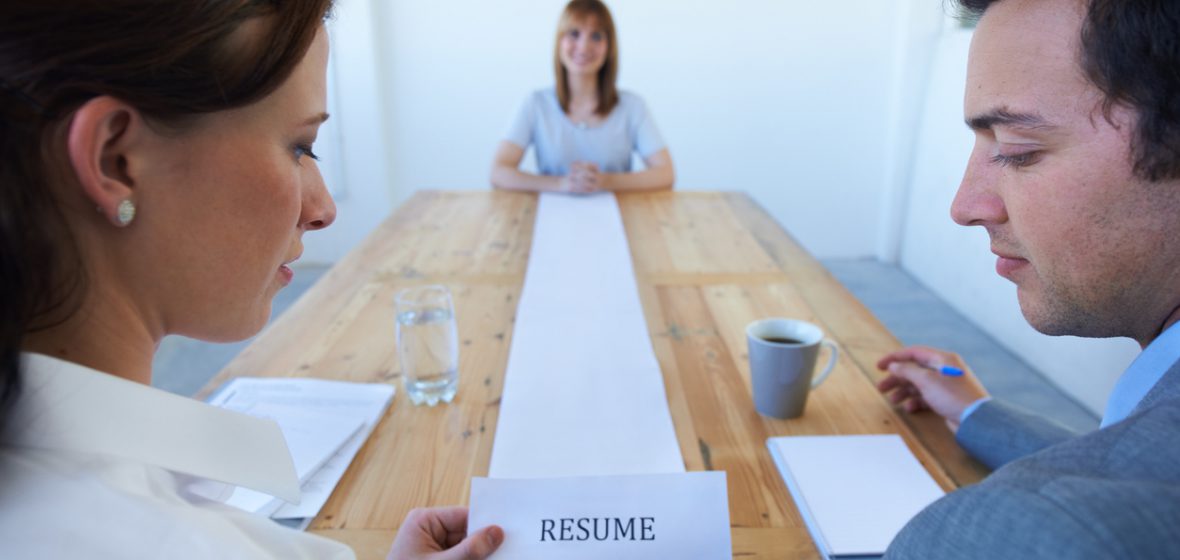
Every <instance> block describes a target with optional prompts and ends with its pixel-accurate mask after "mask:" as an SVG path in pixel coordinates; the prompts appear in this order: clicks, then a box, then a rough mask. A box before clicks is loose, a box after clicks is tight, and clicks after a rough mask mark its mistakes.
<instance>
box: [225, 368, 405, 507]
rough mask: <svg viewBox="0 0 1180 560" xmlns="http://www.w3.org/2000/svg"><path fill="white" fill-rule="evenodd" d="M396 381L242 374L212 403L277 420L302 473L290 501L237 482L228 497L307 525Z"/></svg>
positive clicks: (385, 404) (383, 407)
mask: <svg viewBox="0 0 1180 560" xmlns="http://www.w3.org/2000/svg"><path fill="white" fill-rule="evenodd" d="M393 395H394V387H393V386H392V385H387V384H384V383H349V382H345V381H328V380H324V379H292V378H255V377H239V378H236V379H233V380H231V381H230V382H228V383H226V384H225V386H223V387H222V388H221V389H220V390H218V392H217V393H216V394H215V395H214V396H213V397H212V398H210V399H209V404H212V405H214V406H218V407H222V408H227V409H230V410H236V411H238V412H243V413H246V414H251V415H254V416H261V417H265V418H271V419H273V420H275V422H277V423H278V424H279V428H280V429H281V430H282V432H283V437H284V438H285V439H286V440H287V447H288V448H289V449H290V451H291V457H292V459H293V461H294V463H295V470H296V473H297V474H298V475H299V483H300V494H301V500H300V502H299V503H298V504H288V503H286V502H284V501H282V500H279V499H276V498H273V497H271V496H269V495H266V494H263V493H260V492H256V491H253V490H248V489H245V488H238V489H236V490H235V491H234V494H233V495H232V496H231V497H230V499H229V500H227V503H228V504H230V505H234V506H236V507H239V508H241V509H244V510H247V511H251V512H254V513H258V514H260V515H266V516H268V517H271V518H273V519H278V520H298V521H295V522H293V524H292V525H293V526H296V527H300V528H303V527H306V526H307V524H308V523H309V522H310V521H311V519H312V518H314V517H315V516H316V514H318V513H319V511H320V508H322V507H323V506H324V503H326V502H327V501H328V498H329V497H330V496H331V494H332V490H333V489H335V488H336V483H337V482H339V481H340V478H341V477H343V476H344V471H345V470H347V469H348V465H349V463H351V462H352V459H353V457H355V456H356V454H357V452H358V451H360V448H361V446H362V445H364V443H365V440H366V439H367V438H368V437H369V434H370V433H371V432H372V431H373V428H374V427H375V426H376V425H377V422H378V421H379V420H380V419H381V416H382V415H384V414H385V410H386V409H387V408H388V407H389V403H390V401H391V400H392V399H393Z"/></svg>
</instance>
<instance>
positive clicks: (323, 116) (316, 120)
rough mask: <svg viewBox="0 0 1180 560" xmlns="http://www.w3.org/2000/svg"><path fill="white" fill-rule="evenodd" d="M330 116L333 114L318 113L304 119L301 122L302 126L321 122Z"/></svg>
mask: <svg viewBox="0 0 1180 560" xmlns="http://www.w3.org/2000/svg"><path fill="white" fill-rule="evenodd" d="M329 116H331V115H329V114H327V113H320V114H318V115H314V116H312V117H311V118H310V119H307V120H305V121H303V122H302V123H300V126H310V125H313V124H320V123H322V122H324V121H326V120H328V117H329Z"/></svg>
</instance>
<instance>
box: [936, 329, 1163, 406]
mask: <svg viewBox="0 0 1180 560" xmlns="http://www.w3.org/2000/svg"><path fill="white" fill-rule="evenodd" d="M1178 361H1180V321H1177V322H1176V323H1173V324H1172V326H1170V327H1168V329H1167V330H1165V331H1164V332H1163V334H1161V335H1159V336H1157V337H1156V338H1155V340H1153V341H1151V344H1148V345H1147V348H1144V349H1143V352H1140V353H1139V356H1138V357H1136V358H1135V361H1133V362H1131V365H1130V366H1129V367H1127V371H1124V372H1123V375H1122V376H1120V377H1119V380H1118V382H1117V383H1115V385H1114V390H1113V391H1111V392H1110V398H1109V399H1108V400H1107V401H1106V410H1105V411H1104V413H1103V414H1102V424H1101V425H1099V426H1098V427H1099V429H1101V428H1105V427H1107V426H1110V425H1111V424H1117V423H1119V422H1121V421H1122V420H1123V419H1124V418H1126V417H1127V416H1128V415H1129V414H1131V411H1132V410H1135V407H1136V406H1138V405H1139V401H1141V400H1143V397H1145V396H1147V393H1148V392H1150V391H1151V388H1152V387H1155V384H1156V383H1158V382H1159V380H1160V378H1161V377H1163V376H1164V374H1165V373H1167V372H1168V369H1170V368H1171V367H1172V365H1173V364H1175V363H1176V362H1178ZM989 400H991V397H983V398H982V399H979V400H977V401H975V402H973V403H971V404H970V405H969V406H968V407H967V408H966V409H964V410H963V414H961V415H960V416H959V423H960V424H962V423H963V422H966V421H967V417H968V416H971V413H972V412H975V410H976V409H977V408H979V406H980V405H982V404H983V403H985V402H987V401H989Z"/></svg>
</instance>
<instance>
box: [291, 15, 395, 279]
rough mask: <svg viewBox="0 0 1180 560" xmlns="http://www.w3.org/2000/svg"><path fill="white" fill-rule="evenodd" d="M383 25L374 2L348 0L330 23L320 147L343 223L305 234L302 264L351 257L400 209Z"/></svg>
mask: <svg viewBox="0 0 1180 560" xmlns="http://www.w3.org/2000/svg"><path fill="white" fill-rule="evenodd" d="M376 32H377V29H376V27H375V26H374V25H373V12H372V5H371V4H369V3H368V2H366V1H364V0H343V1H342V2H340V5H339V7H338V9H337V10H336V14H335V18H334V19H333V20H331V21H330V22H329V24H328V37H329V39H330V40H331V55H330V58H329V61H328V113H329V114H330V115H331V118H329V119H328V122H327V123H325V124H324V126H322V127H320V133H319V136H318V137H317V139H316V152H317V153H318V154H319V155H320V162H319V166H320V171H321V173H323V175H324V180H325V181H326V182H327V184H328V189H329V191H330V192H331V193H332V196H333V198H334V199H335V200H336V222H335V223H334V224H332V226H331V227H329V228H327V229H325V230H323V231H317V232H315V233H313V234H311V235H305V236H303V242H304V250H303V258H302V259H300V261H299V262H300V263H301V264H302V265H323V264H331V263H334V262H336V261H338V260H340V257H343V256H344V255H345V254H346V253H347V252H348V251H349V249H351V248H352V247H354V246H355V245H356V244H357V243H358V242H360V241H361V239H363V238H364V237H365V236H366V235H368V233H369V232H370V231H372V230H373V228H374V227H376V225H377V224H379V223H380V222H381V220H382V219H384V218H385V217H386V216H387V215H388V214H389V211H390V210H392V209H393V204H392V198H391V196H390V192H389V174H388V167H387V165H386V159H387V157H386V154H387V150H386V145H387V144H388V140H387V138H386V131H385V129H384V128H383V127H382V126H381V125H380V123H382V122H383V120H384V119H383V117H382V115H383V113H384V101H383V92H384V84H382V82H381V80H380V76H381V72H380V71H379V67H380V64H379V62H378V61H379V57H378V55H379V53H378V51H377V49H376V40H375V36H376Z"/></svg>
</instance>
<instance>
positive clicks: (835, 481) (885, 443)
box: [766, 435, 944, 558]
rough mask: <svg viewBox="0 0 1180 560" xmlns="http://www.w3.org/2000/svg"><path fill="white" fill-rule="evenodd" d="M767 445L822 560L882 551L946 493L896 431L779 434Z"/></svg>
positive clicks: (769, 440) (880, 552)
mask: <svg viewBox="0 0 1180 560" xmlns="http://www.w3.org/2000/svg"><path fill="white" fill-rule="evenodd" d="M766 445H767V447H769V448H770V454H771V456H772V457H774V462H775V464H776V465H778V470H779V473H780V474H781V475H782V477H783V481H784V482H786V484H787V489H788V490H789V491H790V492H791V497H792V498H794V500H795V504H796V505H797V506H798V507H799V513H800V514H801V515H802V516H803V521H804V523H806V524H807V530H808V532H809V533H811V538H812V539H813V540H814V541H815V544H816V547H817V548H819V551H820V553H821V554H822V555H823V556H824V557H825V558H835V557H847V556H873V555H879V554H883V553H884V552H885V549H886V548H887V547H888V546H889V543H890V542H891V541H892V540H893V537H894V536H896V535H897V533H898V532H899V531H900V530H901V528H902V527H903V526H905V524H906V523H907V522H908V521H909V520H910V519H912V518H913V517H914V516H915V515H917V513H918V512H919V511H921V510H922V509H923V508H925V507H926V506H928V505H930V504H931V503H932V502H934V501H935V500H937V499H938V498H940V497H942V496H943V494H944V493H943V491H942V489H941V488H939V486H938V484H937V483H935V482H934V479H932V478H931V477H930V474H929V473H927V472H926V469H925V468H923V467H922V464H921V463H919V462H918V460H917V459H916V458H915V457H914V455H913V454H912V453H910V450H909V448H907V447H906V445H905V442H904V441H902V439H901V437H900V436H897V435H853V436H793V437H776V438H770V439H768V440H767V441H766Z"/></svg>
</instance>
